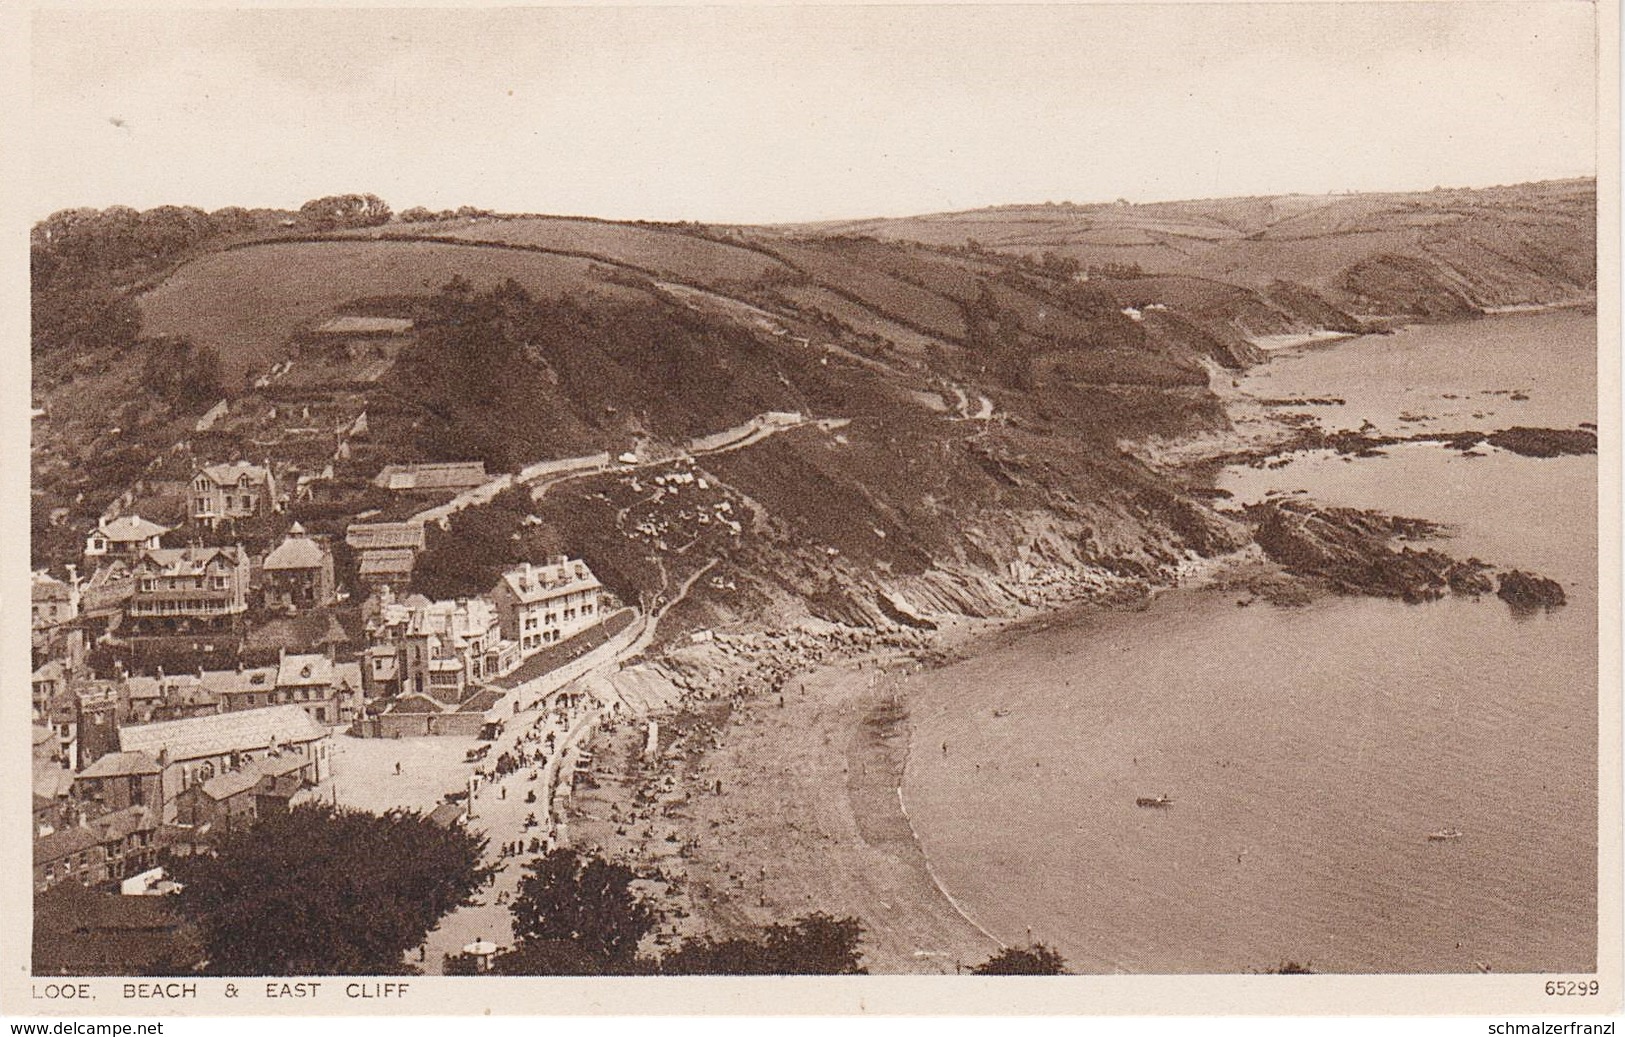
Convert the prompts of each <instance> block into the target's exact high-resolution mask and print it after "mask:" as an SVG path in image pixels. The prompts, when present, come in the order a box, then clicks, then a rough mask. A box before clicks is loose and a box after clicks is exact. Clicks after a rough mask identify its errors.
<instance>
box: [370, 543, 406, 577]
mask: <svg viewBox="0 0 1625 1037" xmlns="http://www.w3.org/2000/svg"><path fill="white" fill-rule="evenodd" d="M416 561H417V553H416V552H415V551H413V550H412V549H411V548H409V547H382V548H377V549H375V550H371V551H368V552H367V553H365V554H363V555H362V556H361V565H360V566H359V571H360V573H361V575H363V576H377V575H380V574H389V575H394V574H396V573H403V574H408V575H410V574H411V572H412V566H413V564H414V563H415V562H416Z"/></svg>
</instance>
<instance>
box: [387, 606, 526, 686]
mask: <svg viewBox="0 0 1625 1037" xmlns="http://www.w3.org/2000/svg"><path fill="white" fill-rule="evenodd" d="M369 604H370V606H371V608H370V611H371V613H372V616H371V620H370V622H369V623H368V628H367V634H368V641H369V642H370V643H369V647H368V651H367V653H366V654H365V656H364V659H365V662H366V664H367V666H368V671H369V675H368V678H367V679H368V681H369V683H370V684H371V685H372V686H373V687H374V688H378V687H379V686H383V687H385V688H388V689H390V691H391V692H392V693H402V692H412V693H414V694H418V695H428V696H430V697H432V698H434V699H435V700H436V701H437V702H440V703H442V704H455V703H460V702H462V701H463V700H464V699H465V698H466V697H467V696H468V693H469V690H470V688H471V687H472V686H474V685H475V684H478V683H479V682H481V681H486V680H490V679H491V678H493V677H497V676H499V675H501V674H503V673H507V672H508V671H509V670H511V669H513V668H514V667H515V666H517V665H518V664H519V659H520V655H519V652H518V646H517V645H515V644H514V643H513V642H511V641H507V640H505V639H504V638H503V637H502V628H501V622H500V620H499V618H498V616H497V611H496V608H495V607H494V606H493V605H492V604H491V603H490V602H489V601H486V600H485V599H483V598H463V599H459V600H457V601H430V600H428V599H427V598H425V597H423V596H422V595H412V596H410V597H408V598H406V599H405V600H404V601H397V600H396V599H395V596H394V594H393V593H392V592H390V590H389V589H388V588H387V587H386V588H384V589H383V590H381V591H379V593H378V594H377V595H375V597H374V598H373V599H372V601H371V602H370V603H369ZM391 657H393V658H391ZM375 697H376V696H375Z"/></svg>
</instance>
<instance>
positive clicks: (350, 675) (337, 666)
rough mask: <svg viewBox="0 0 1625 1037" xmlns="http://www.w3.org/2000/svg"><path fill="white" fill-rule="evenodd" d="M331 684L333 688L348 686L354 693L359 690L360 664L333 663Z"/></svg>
mask: <svg viewBox="0 0 1625 1037" xmlns="http://www.w3.org/2000/svg"><path fill="white" fill-rule="evenodd" d="M333 684H334V685H335V686H337V685H340V684H344V685H348V686H349V687H350V688H351V689H352V690H354V691H360V690H361V664H360V663H357V662H348V663H334V664H333Z"/></svg>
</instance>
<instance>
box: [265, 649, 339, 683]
mask: <svg viewBox="0 0 1625 1037" xmlns="http://www.w3.org/2000/svg"><path fill="white" fill-rule="evenodd" d="M332 683H333V660H331V659H329V658H328V657H327V656H325V655H284V656H283V657H282V660H281V661H280V662H279V663H278V664H277V668H276V686H277V687H279V688H300V687H309V686H311V685H331V684H332Z"/></svg>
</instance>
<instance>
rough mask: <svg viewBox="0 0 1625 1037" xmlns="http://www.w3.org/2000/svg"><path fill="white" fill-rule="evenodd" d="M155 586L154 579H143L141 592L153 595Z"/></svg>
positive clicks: (144, 577) (145, 577) (147, 577)
mask: <svg viewBox="0 0 1625 1037" xmlns="http://www.w3.org/2000/svg"><path fill="white" fill-rule="evenodd" d="M153 585H154V584H153V579H152V577H150V576H143V577H141V591H142V593H144V594H151V593H152V590H153Z"/></svg>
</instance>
